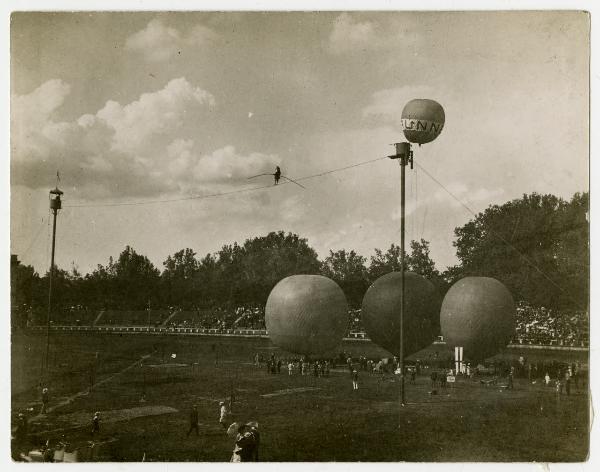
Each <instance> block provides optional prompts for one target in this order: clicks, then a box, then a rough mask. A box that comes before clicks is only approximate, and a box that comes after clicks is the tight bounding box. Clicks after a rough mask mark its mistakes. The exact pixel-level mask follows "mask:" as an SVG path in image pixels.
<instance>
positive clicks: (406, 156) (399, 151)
mask: <svg viewBox="0 0 600 472" xmlns="http://www.w3.org/2000/svg"><path fill="white" fill-rule="evenodd" d="M395 146H396V154H395V155H393V156H388V157H389V158H390V159H399V163H400V169H401V171H400V354H399V356H398V364H399V366H398V367H399V369H400V404H401V405H402V406H404V404H405V393H404V306H405V301H404V298H405V297H404V293H405V271H406V260H405V257H404V233H405V227H404V220H405V206H406V166H407V165H408V164H409V163H410V165H411V168H412V152H411V149H410V143H396V144H395Z"/></svg>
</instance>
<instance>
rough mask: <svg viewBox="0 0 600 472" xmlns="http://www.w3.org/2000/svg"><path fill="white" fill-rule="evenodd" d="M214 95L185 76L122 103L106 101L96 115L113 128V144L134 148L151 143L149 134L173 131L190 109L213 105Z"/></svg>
mask: <svg viewBox="0 0 600 472" xmlns="http://www.w3.org/2000/svg"><path fill="white" fill-rule="evenodd" d="M214 103H215V102H214V98H213V96H212V95H211V94H210V93H209V92H207V91H205V90H202V89H200V88H199V87H193V86H192V85H191V84H190V83H189V82H188V81H187V80H186V79H185V78H183V77H181V78H179V79H173V80H171V81H170V82H169V83H168V84H167V85H166V86H165V88H164V89H162V90H159V91H158V92H153V93H144V94H142V95H141V96H140V98H139V100H136V101H134V102H131V103H129V104H127V105H125V106H121V105H120V104H119V103H117V102H114V101H112V100H111V101H108V102H107V103H106V105H105V106H104V108H102V109H101V110H100V111H99V112H98V113H97V117H98V118H99V119H101V120H103V121H104V122H105V123H106V125H107V126H108V127H110V128H112V129H114V131H115V135H114V141H113V146H114V148H115V149H116V150H118V151H124V152H135V150H139V149H141V148H142V147H145V146H149V145H152V144H153V143H152V142H151V141H149V139H151V138H152V137H156V136H159V135H166V134H169V133H172V132H173V131H174V130H175V129H176V128H178V127H180V126H181V124H182V123H183V121H184V119H185V118H186V115H188V113H190V112H191V111H192V110H193V109H195V108H196V109H197V108H201V107H203V106H205V105H208V106H213V105H214Z"/></svg>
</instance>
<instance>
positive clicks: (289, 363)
mask: <svg viewBox="0 0 600 472" xmlns="http://www.w3.org/2000/svg"><path fill="white" fill-rule="evenodd" d="M293 370H294V364H293V362H292V361H290V362H288V375H292V372H293Z"/></svg>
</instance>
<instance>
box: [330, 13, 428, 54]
mask: <svg viewBox="0 0 600 472" xmlns="http://www.w3.org/2000/svg"><path fill="white" fill-rule="evenodd" d="M416 40H417V35H416V34H415V33H414V32H413V31H412V27H411V24H410V23H409V22H408V21H406V19H397V18H396V19H395V20H389V21H372V20H364V21H360V20H358V19H357V15H356V14H353V15H351V14H349V13H346V12H344V13H342V14H340V15H339V16H338V17H337V18H336V19H335V20H334V22H333V28H332V30H331V34H330V35H329V50H330V51H331V52H332V53H334V54H343V53H355V52H356V51H357V50H363V51H367V50H375V49H377V50H384V49H393V48H397V47H398V44H403V45H405V46H411V45H413V44H414V43H415V41H416Z"/></svg>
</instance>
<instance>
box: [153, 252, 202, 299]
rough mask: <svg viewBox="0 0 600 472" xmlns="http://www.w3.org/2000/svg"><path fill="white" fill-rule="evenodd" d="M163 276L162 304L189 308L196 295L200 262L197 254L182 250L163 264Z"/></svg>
mask: <svg viewBox="0 0 600 472" xmlns="http://www.w3.org/2000/svg"><path fill="white" fill-rule="evenodd" d="M163 266H164V270H163V273H162V275H161V288H162V290H161V295H162V302H163V303H166V304H168V305H170V306H173V305H183V306H184V307H185V308H189V307H190V305H192V304H193V299H194V298H195V296H196V295H197V294H196V283H197V277H196V276H197V274H198V271H199V270H200V262H199V261H198V260H197V259H196V253H195V252H194V251H193V250H192V249H190V248H186V249H182V250H181V251H177V252H176V253H175V254H173V255H172V256H168V257H167V259H166V260H165V261H164V262H163Z"/></svg>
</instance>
